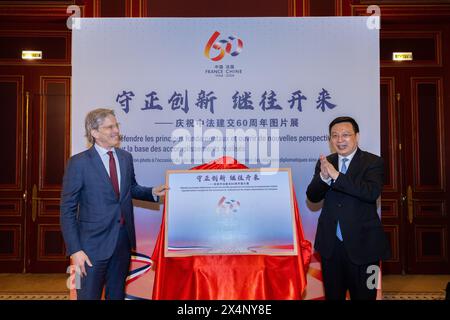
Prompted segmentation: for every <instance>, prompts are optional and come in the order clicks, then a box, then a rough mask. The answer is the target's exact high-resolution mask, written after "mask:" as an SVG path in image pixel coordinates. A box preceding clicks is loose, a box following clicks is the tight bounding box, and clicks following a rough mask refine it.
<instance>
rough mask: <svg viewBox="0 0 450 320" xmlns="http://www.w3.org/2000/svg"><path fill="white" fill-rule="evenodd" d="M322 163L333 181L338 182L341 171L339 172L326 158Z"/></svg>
mask: <svg viewBox="0 0 450 320" xmlns="http://www.w3.org/2000/svg"><path fill="white" fill-rule="evenodd" d="M320 162H321V165H322V166H324V167H325V168H326V170H327V171H328V175H329V176H330V177H331V179H333V180H336V179H337V177H338V176H339V171H337V170H336V168H335V167H334V166H333V165H332V164H331V163H330V162H329V161H328V159H327V158H325V157H324V158H323V159H321V160H320Z"/></svg>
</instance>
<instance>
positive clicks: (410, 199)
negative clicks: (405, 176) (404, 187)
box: [406, 185, 414, 224]
mask: <svg viewBox="0 0 450 320" xmlns="http://www.w3.org/2000/svg"><path fill="white" fill-rule="evenodd" d="M406 198H407V203H408V221H409V224H412V223H413V219H414V205H413V200H414V199H413V197H412V188H411V186H410V185H409V186H408V191H407V195H406Z"/></svg>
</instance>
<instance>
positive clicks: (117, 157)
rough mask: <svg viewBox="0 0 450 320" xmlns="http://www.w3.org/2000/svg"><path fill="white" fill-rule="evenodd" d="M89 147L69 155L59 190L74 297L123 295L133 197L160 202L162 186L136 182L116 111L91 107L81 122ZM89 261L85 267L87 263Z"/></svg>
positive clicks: (131, 235)
mask: <svg viewBox="0 0 450 320" xmlns="http://www.w3.org/2000/svg"><path fill="white" fill-rule="evenodd" d="M85 129H86V137H87V139H88V140H89V142H90V143H92V144H93V146H92V147H91V148H90V149H88V150H86V151H84V152H81V153H79V154H76V155H74V156H73V157H71V158H70V160H69V163H68V165H67V168H66V172H65V174H64V179H63V188H62V194H61V229H62V234H63V236H64V240H65V243H66V247H67V252H68V254H69V255H70V256H71V258H72V262H73V264H74V265H75V268H76V269H77V270H78V272H79V273H80V275H81V283H80V288H79V289H78V288H77V289H78V290H77V298H78V299H82V300H84V299H89V300H90V299H100V298H101V295H102V290H103V287H105V298H106V299H114V300H116V299H124V297H125V280H126V277H127V274H128V269H129V265H130V257H131V249H132V248H135V247H136V236H135V229H134V215H133V203H132V199H140V200H147V201H152V202H155V201H158V196H162V195H164V194H165V190H166V187H165V186H164V185H161V186H158V187H155V188H153V189H152V188H147V187H143V186H140V185H138V184H137V182H136V179H135V175H134V167H133V159H132V156H131V154H130V153H128V152H126V151H124V150H122V149H120V148H118V145H119V142H120V136H119V135H120V133H119V125H118V123H117V121H116V117H115V115H114V111H113V110H110V109H95V110H93V111H91V112H89V113H88V115H87V116H86V120H85ZM86 264H87V266H86Z"/></svg>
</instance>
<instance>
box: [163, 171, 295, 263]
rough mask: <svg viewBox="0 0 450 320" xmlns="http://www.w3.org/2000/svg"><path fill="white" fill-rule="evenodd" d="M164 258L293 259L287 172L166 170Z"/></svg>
mask: <svg viewBox="0 0 450 320" xmlns="http://www.w3.org/2000/svg"><path fill="white" fill-rule="evenodd" d="M166 184H167V185H168V186H169V190H168V192H167V195H166V200H165V201H166V203H165V206H166V219H165V235H166V239H165V255H166V257H180V256H193V255H214V254H220V255H224V254H232V255H236V254H245V255H249V254H259V255H260V254H264V255H296V254H297V241H296V237H297V234H296V229H295V217H294V207H293V190H292V179H291V171H290V169H288V168H286V169H233V170H170V171H167V177H166Z"/></svg>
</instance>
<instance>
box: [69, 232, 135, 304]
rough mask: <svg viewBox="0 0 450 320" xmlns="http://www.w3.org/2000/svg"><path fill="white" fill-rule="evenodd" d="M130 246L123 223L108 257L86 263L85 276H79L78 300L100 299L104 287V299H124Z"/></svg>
mask: <svg viewBox="0 0 450 320" xmlns="http://www.w3.org/2000/svg"><path fill="white" fill-rule="evenodd" d="M130 258H131V246H130V241H129V239H128V233H127V229H126V227H125V225H122V226H121V227H120V231H119V237H118V239H117V244H116V248H115V250H114V252H113V254H112V256H111V257H110V258H109V259H106V260H97V261H94V260H92V259H91V262H92V265H93V266H92V267H89V266H88V265H86V272H87V276H84V277H82V278H81V283H80V285H81V288H80V289H79V290H77V299H78V300H99V299H101V296H102V292H103V287H105V299H107V300H123V299H125V281H126V278H127V275H128V270H129V268H130Z"/></svg>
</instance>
